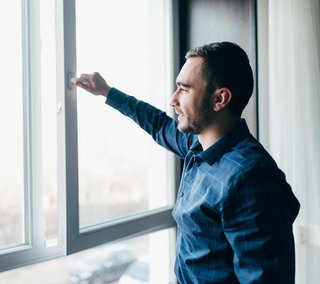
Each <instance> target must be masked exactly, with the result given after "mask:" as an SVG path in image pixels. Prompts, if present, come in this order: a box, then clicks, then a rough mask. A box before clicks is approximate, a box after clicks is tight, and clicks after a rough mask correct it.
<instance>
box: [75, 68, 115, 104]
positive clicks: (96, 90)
mask: <svg viewBox="0 0 320 284" xmlns="http://www.w3.org/2000/svg"><path fill="white" fill-rule="evenodd" d="M73 83H74V84H75V85H76V86H78V87H80V88H82V89H84V90H86V91H88V92H89V93H91V94H93V95H96V96H99V95H101V96H104V97H106V98H107V97H108V94H109V91H110V89H111V87H110V86H109V85H108V84H107V83H106V81H105V80H104V79H103V77H102V76H101V75H100V74H99V73H98V72H94V73H92V74H81V76H80V78H75V79H74V80H73Z"/></svg>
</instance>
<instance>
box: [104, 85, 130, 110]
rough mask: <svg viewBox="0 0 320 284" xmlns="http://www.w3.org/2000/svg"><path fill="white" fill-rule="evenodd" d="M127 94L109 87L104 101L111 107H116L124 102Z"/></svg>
mask: <svg viewBox="0 0 320 284" xmlns="http://www.w3.org/2000/svg"><path fill="white" fill-rule="evenodd" d="M127 98H128V95H126V94H125V93H123V92H121V91H119V90H118V89H116V88H111V89H110V91H109V94H108V97H107V99H106V101H105V103H106V104H107V105H109V106H111V107H113V108H116V109H118V108H119V107H121V106H123V105H124V104H125V101H126V99H127Z"/></svg>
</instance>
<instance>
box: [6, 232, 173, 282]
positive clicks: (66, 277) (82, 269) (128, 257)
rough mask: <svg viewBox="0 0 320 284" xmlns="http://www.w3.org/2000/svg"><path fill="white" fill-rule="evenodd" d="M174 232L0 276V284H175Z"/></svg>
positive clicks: (153, 235) (126, 242)
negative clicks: (171, 251)
mask: <svg viewBox="0 0 320 284" xmlns="http://www.w3.org/2000/svg"><path fill="white" fill-rule="evenodd" d="M171 230H172V229H170V230H163V231H159V232H156V233H153V234H149V235H145V236H142V237H136V238H133V239H129V240H126V241H122V242H119V243H116V244H112V245H103V246H99V247H96V248H93V249H90V250H87V251H83V252H80V253H76V254H74V255H70V256H68V257H63V258H60V259H57V260H52V261H48V262H45V263H42V264H37V265H31V266H28V267H23V268H20V269H15V270H11V271H8V272H3V273H1V274H0V283H11V284H20V283H22V280H23V282H24V283H32V284H43V283H52V284H56V283H60V284H69V283H79V284H80V283H82V284H83V283H86V284H98V283H104V284H107V283H113V284H116V283H117V284H132V283H150V284H151V283H174V282H173V279H172V271H173V267H172V264H171V263H170V257H169V255H170V251H169V247H170V245H169V241H170V235H171V234H172V231H171Z"/></svg>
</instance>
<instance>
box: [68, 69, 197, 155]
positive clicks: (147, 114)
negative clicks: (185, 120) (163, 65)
mask: <svg viewBox="0 0 320 284" xmlns="http://www.w3.org/2000/svg"><path fill="white" fill-rule="evenodd" d="M74 84H75V85H77V86H79V87H81V88H83V89H85V90H86V91H88V92H90V93H92V94H93V95H97V96H99V95H100V96H104V97H106V98H107V100H106V104H108V105H110V106H111V107H113V108H115V109H117V110H118V111H120V112H121V113H122V114H124V115H126V116H128V117H130V118H131V119H132V120H134V121H135V122H136V123H137V124H138V125H139V126H140V127H141V128H142V129H144V130H145V131H146V132H147V133H149V134H150V135H151V136H152V137H153V139H154V140H155V141H156V142H157V143H158V144H160V145H161V146H163V147H165V148H166V149H168V150H170V151H171V152H173V153H174V154H176V155H177V156H178V157H180V158H182V159H183V158H184V157H185V155H186V153H187V151H188V149H189V147H190V146H191V144H192V143H193V141H194V139H195V136H193V135H190V134H182V133H180V132H179V131H178V129H177V124H176V122H175V121H174V120H173V119H172V118H170V117H169V116H168V115H167V114H166V113H165V112H163V111H161V110H159V109H157V108H155V107H153V106H152V105H150V104H148V103H146V102H143V101H139V100H137V99H136V98H134V97H132V96H128V95H126V94H124V93H123V92H121V91H119V90H117V89H115V88H111V87H110V86H109V85H108V84H107V83H106V81H105V80H104V79H103V77H102V76H101V75H100V74H99V73H93V74H82V75H81V77H80V78H76V79H74Z"/></svg>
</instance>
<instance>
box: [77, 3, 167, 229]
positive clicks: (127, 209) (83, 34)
mask: <svg viewBox="0 0 320 284" xmlns="http://www.w3.org/2000/svg"><path fill="white" fill-rule="evenodd" d="M163 2H164V1H151V0H149V1H148V0H139V1H132V0H120V1H119V0H114V1H105V0H90V1H89V0H87V1H86V0H79V1H77V2H76V5H77V8H76V18H77V23H76V29H77V34H76V38H77V69H78V72H79V74H78V75H80V74H81V73H91V72H94V71H98V72H100V73H101V74H102V75H103V76H104V77H105V79H106V80H107V82H108V83H109V84H110V85H111V86H116V87H118V88H119V89H121V90H123V91H124V92H127V93H129V94H130V95H134V96H136V97H138V98H139V99H142V100H145V101H148V102H150V103H152V104H154V105H156V106H157V107H159V108H161V109H164V108H165V106H166V103H167V101H166V98H165V90H166V89H165V85H166V84H165V83H166V82H165V66H166V62H165V58H166V56H165V46H166V41H165V39H166V35H165V23H164V21H165V12H164V5H163ZM156 3H157V7H155V5H153V4H156ZM77 98H78V143H79V145H78V147H79V202H80V227H85V226H90V225H93V224H96V223H101V222H105V221H108V220H110V219H114V218H117V217H121V216H125V215H128V214H132V213H137V212H141V211H145V210H149V209H154V208H158V207H162V206H165V205H168V204H169V203H170V202H171V200H169V198H168V190H167V180H168V178H167V171H166V169H167V156H166V152H165V151H164V150H163V149H161V148H160V147H159V146H158V145H156V144H155V143H154V142H153V141H152V139H151V138H150V137H149V136H148V135H147V134H145V133H144V132H143V131H142V130H141V129H140V128H139V127H138V126H136V125H135V124H134V123H133V122H132V121H131V120H129V119H128V118H126V117H123V116H122V115H120V113H118V112H116V111H114V110H113V109H111V108H110V107H108V106H107V105H105V104H104V100H103V98H97V97H93V96H92V95H90V94H88V93H85V92H84V91H81V90H80V89H78V95H77Z"/></svg>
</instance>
